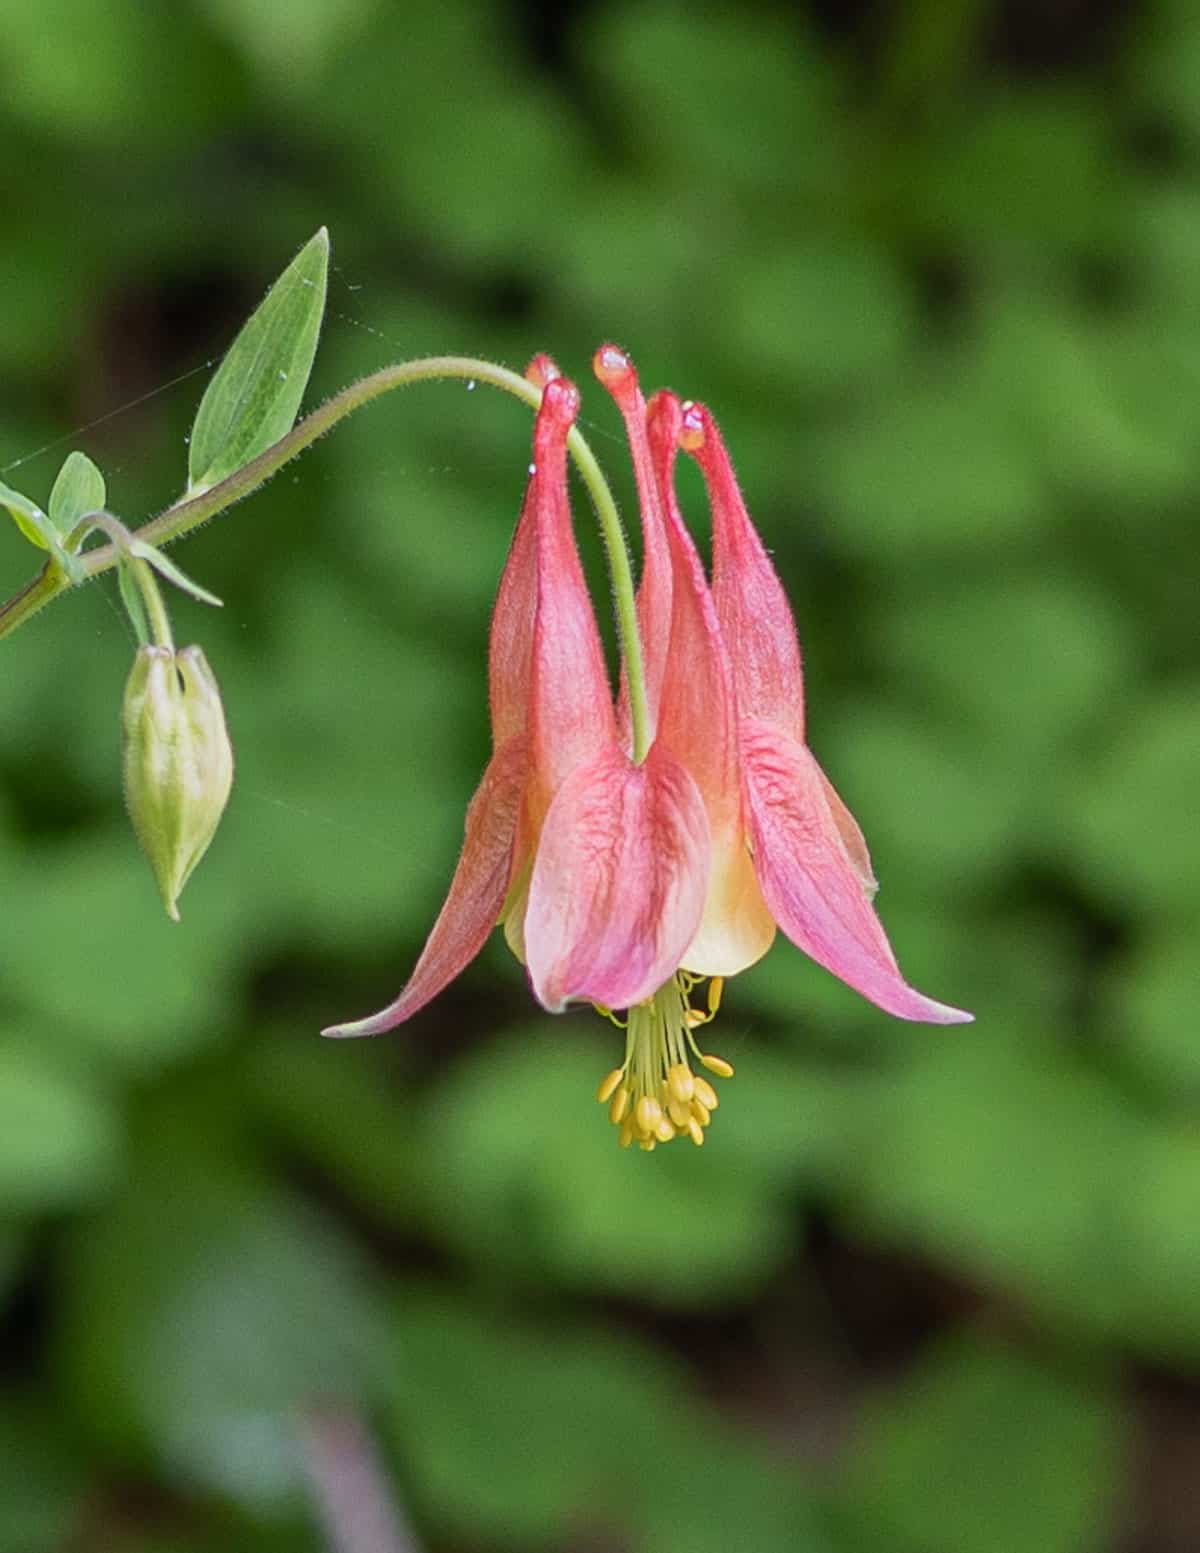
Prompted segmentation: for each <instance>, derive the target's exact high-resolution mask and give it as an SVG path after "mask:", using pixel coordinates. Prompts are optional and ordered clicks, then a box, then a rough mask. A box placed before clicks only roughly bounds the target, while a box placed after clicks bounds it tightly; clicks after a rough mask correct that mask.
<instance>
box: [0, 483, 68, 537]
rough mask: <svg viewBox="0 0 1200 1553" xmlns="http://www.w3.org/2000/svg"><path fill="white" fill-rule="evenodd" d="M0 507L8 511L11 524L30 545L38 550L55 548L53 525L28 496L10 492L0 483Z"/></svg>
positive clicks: (55, 535)
mask: <svg viewBox="0 0 1200 1553" xmlns="http://www.w3.org/2000/svg"><path fill="white" fill-rule="evenodd" d="M0 507H5V508H7V509H8V513H9V515H10V517H11V518H12V520H13V522H14V523H15V524H16V525H17V527H18V528H19V529H20V530H21V532H22V534H24V536H25V538H26V539H27V540H28V541H29V543H30V544H31V545H36V546H37V547H38V549H39V550H55V549H56V548H57V542H58V535H57V534H56V533H55V531H54V525H53V523H51V521H50V519H49V518H48V517H47V516H46V514H45V513H44V512H43V511H42V509H41V508H40V507H39V506H38V505H37V504H36V502H31V501H30V500H29V498H28V496H22V495H21V493H20V491H14V490H11V489H10V488H9V487H8V486H7V485H5V484H4V483H3V482H0Z"/></svg>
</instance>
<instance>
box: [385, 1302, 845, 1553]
mask: <svg viewBox="0 0 1200 1553" xmlns="http://www.w3.org/2000/svg"><path fill="white" fill-rule="evenodd" d="M395 1333H396V1340H395V1347H394V1351H393V1354H392V1356H391V1358H390V1362H388V1363H386V1364H384V1365H383V1366H382V1372H381V1373H382V1379H383V1384H384V1386H385V1388H386V1393H387V1396H388V1399H389V1401H390V1407H387V1408H386V1409H385V1416H386V1417H389V1421H390V1424H391V1429H392V1432H393V1433H394V1434H395V1436H396V1438H397V1440H398V1441H399V1443H400V1446H401V1451H402V1459H403V1460H404V1462H405V1463H406V1464H407V1465H408V1467H409V1469H410V1471H411V1475H412V1482H413V1490H414V1494H415V1496H416V1497H417V1499H418V1501H419V1503H420V1506H421V1508H422V1510H423V1511H424V1512H425V1514H426V1515H427V1516H428V1517H429V1519H430V1520H432V1521H435V1522H436V1523H438V1524H439V1525H440V1526H441V1527H443V1528H445V1530H446V1531H447V1532H449V1533H450V1535H451V1537H452V1538H453V1540H454V1541H455V1543H456V1544H457V1542H458V1540H459V1538H460V1537H461V1538H462V1539H463V1540H464V1541H466V1542H469V1543H470V1545H471V1546H472V1547H474V1546H476V1545H479V1544H480V1543H481V1538H486V1539H487V1541H488V1543H489V1544H492V1543H495V1544H498V1545H500V1546H503V1547H521V1548H529V1549H535V1548H542V1547H547V1546H549V1547H555V1548H557V1547H563V1546H572V1547H574V1546H578V1545H579V1544H580V1542H581V1541H582V1540H583V1538H582V1537H581V1535H580V1534H581V1532H582V1531H583V1529H584V1528H585V1527H591V1526H596V1525H599V1526H603V1527H604V1528H605V1530H606V1531H611V1532H612V1533H614V1534H618V1533H619V1534H620V1535H614V1536H613V1537H612V1539H611V1540H612V1541H613V1542H614V1543H615V1544H618V1545H620V1546H622V1547H630V1548H637V1549H650V1548H679V1549H685V1548H686V1549H687V1550H688V1553H717V1550H719V1549H726V1548H730V1547H735V1546H743V1547H749V1548H753V1549H754V1550H755V1553H829V1549H828V1544H827V1542H826V1540H825V1539H824V1538H823V1537H822V1536H821V1535H820V1533H819V1532H818V1530H817V1528H816V1526H815V1524H814V1516H813V1511H812V1506H811V1502H810V1500H809V1495H808V1491H807V1490H806V1487H805V1485H804V1483H803V1480H802V1479H801V1478H800V1476H799V1474H797V1472H796V1471H795V1469H794V1467H793V1466H792V1465H791V1463H788V1464H787V1465H786V1466H777V1465H775V1464H774V1463H773V1462H772V1461H771V1460H770V1458H769V1456H768V1455H767V1454H766V1453H765V1452H764V1453H761V1454H760V1453H758V1452H757V1451H755V1450H754V1449H753V1448H752V1447H750V1446H748V1445H746V1444H744V1443H743V1442H742V1441H741V1440H740V1439H738V1438H737V1437H736V1436H735V1435H734V1434H733V1432H732V1431H731V1430H728V1429H726V1428H725V1427H723V1425H722V1422H721V1420H720V1419H719V1418H718V1417H717V1416H716V1415H715V1413H714V1412H713V1411H711V1410H710V1409H709V1408H708V1406H707V1405H706V1404H705V1402H704V1401H703V1399H702V1398H701V1397H700V1396H699V1395H696V1394H694V1393H693V1392H692V1390H691V1388H690V1386H689V1378H688V1375H687V1373H686V1372H685V1371H684V1370H683V1369H682V1368H681V1367H680V1366H679V1365H678V1363H677V1362H673V1361H672V1360H671V1359H670V1358H669V1357H668V1356H667V1355H666V1354H664V1353H663V1352H661V1351H660V1350H657V1349H655V1348H652V1347H651V1346H650V1345H649V1344H647V1343H646V1342H644V1341H639V1340H638V1339H636V1338H634V1337H633V1336H631V1335H629V1334H627V1333H623V1332H622V1331H621V1329H620V1328H619V1327H617V1326H615V1325H609V1326H592V1325H583V1324H579V1323H572V1322H570V1321H564V1320H563V1319H562V1317H561V1316H558V1315H554V1314H543V1315H542V1316H540V1317H539V1318H538V1319H537V1321H536V1322H531V1321H524V1322H520V1321H514V1320H511V1319H508V1318H507V1317H506V1316H503V1315H501V1314H500V1313H499V1312H497V1311H495V1310H491V1311H489V1310H488V1309H487V1308H486V1306H484V1307H483V1308H480V1307H479V1304H478V1302H477V1303H476V1304H475V1305H474V1306H468V1305H467V1304H466V1303H464V1302H463V1301H461V1300H457V1299H451V1298H448V1297H447V1296H446V1294H445V1292H444V1291H442V1290H439V1289H436V1288H433V1287H431V1288H428V1289H423V1288H421V1287H419V1286H416V1285H412V1284H409V1285H407V1286H404V1287H403V1288H402V1290H401V1298H400V1299H399V1300H398V1302H397V1306H396V1326H395ZM706 1462H707V1463H710V1464H712V1463H719V1467H718V1469H717V1471H718V1484H719V1486H717V1487H716V1488H715V1490H714V1491H705V1490H704V1489H701V1488H699V1478H698V1473H699V1472H700V1470H702V1464H703V1463H706ZM606 1541H607V1539H606Z"/></svg>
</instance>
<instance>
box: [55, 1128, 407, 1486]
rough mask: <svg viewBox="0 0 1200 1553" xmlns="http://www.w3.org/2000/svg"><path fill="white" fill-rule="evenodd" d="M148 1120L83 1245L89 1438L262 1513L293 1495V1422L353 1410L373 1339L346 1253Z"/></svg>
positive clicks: (76, 1320) (374, 1367)
mask: <svg viewBox="0 0 1200 1553" xmlns="http://www.w3.org/2000/svg"><path fill="white" fill-rule="evenodd" d="M198 1114H199V1112H198V1111H197V1110H195V1109H193V1110H191V1111H190V1112H188V1111H184V1112H181V1113H180V1114H178V1115H173V1116H171V1117H168V1118H166V1120H165V1125H164V1119H163V1118H162V1117H159V1118H157V1119H156V1123H157V1125H152V1127H151V1133H152V1136H151V1137H150V1138H149V1143H148V1147H147V1148H146V1151H145V1154H144V1156H143V1166H142V1168H141V1169H140V1170H139V1172H138V1174H137V1176H136V1179H135V1182H134V1185H133V1189H132V1190H131V1191H130V1192H129V1193H127V1194H126V1195H125V1196H124V1197H123V1198H122V1199H121V1201H119V1202H118V1203H116V1204H115V1205H114V1206H113V1208H112V1209H110V1210H109V1211H108V1212H106V1213H104V1214H102V1215H99V1216H97V1217H96V1218H94V1219H93V1220H92V1221H91V1222H89V1224H88V1225H87V1226H86V1228H85V1229H84V1231H83V1233H82V1235H81V1237H80V1239H79V1240H78V1241H77V1242H76V1245H75V1247H74V1251H73V1254H72V1256H71V1271H70V1274H69V1276H68V1284H69V1288H70V1291H71V1294H70V1299H69V1302H68V1307H67V1312H66V1324H67V1329H68V1332H69V1341H68V1346H67V1352H68V1354H69V1356H70V1360H71V1364H72V1373H71V1381H72V1382H73V1385H74V1390H75V1399H76V1405H77V1406H78V1408H79V1411H80V1414H81V1416H82V1417H83V1418H84V1420H85V1423H86V1424H87V1425H88V1426H89V1427H91V1428H92V1429H94V1430H95V1431H96V1432H97V1433H98V1434H100V1435H101V1436H102V1437H103V1438H104V1439H105V1441H106V1443H107V1444H108V1445H109V1446H110V1447H111V1448H113V1449H115V1450H116V1451H118V1452H119V1453H132V1454H133V1455H134V1456H137V1455H139V1454H140V1453H141V1452H142V1451H143V1450H144V1449H145V1447H146V1446H147V1445H150V1446H152V1447H153V1449H154V1450H155V1452H156V1454H157V1455H158V1457H159V1460H160V1462H161V1463H162V1465H163V1467H164V1468H165V1469H166V1470H167V1471H168V1472H169V1473H170V1475H172V1476H174V1477H177V1478H179V1479H182V1480H184V1481H186V1482H189V1483H195V1484H200V1485H203V1486H205V1487H208V1488H213V1489H216V1490H218V1491H220V1492H222V1493H225V1494H227V1495H229V1496H230V1497H231V1498H233V1499H235V1500H239V1501H241V1502H243V1503H245V1504H247V1505H250V1506H252V1507H254V1508H257V1509H259V1510H265V1509H269V1508H271V1507H275V1506H278V1505H280V1504H282V1503H283V1502H286V1501H287V1500H288V1499H290V1498H291V1497H292V1496H293V1495H294V1494H295V1493H296V1491H297V1489H298V1487H299V1484H300V1463H299V1460H298V1455H297V1450H296V1441H295V1433H294V1425H295V1419H296V1414H297V1411H298V1410H301V1409H304V1408H306V1407H308V1406H315V1405H320V1404H324V1403H333V1404H336V1403H338V1402H339V1401H345V1402H347V1403H349V1404H351V1405H353V1406H360V1405H362V1404H363V1402H364V1401H365V1400H366V1394H367V1391H368V1387H369V1385H370V1384H373V1379H372V1378H373V1377H375V1376H377V1375H378V1373H379V1364H378V1357H379V1343H380V1341H381V1339H382V1327H381V1325H380V1323H379V1322H378V1321H377V1319H376V1311H375V1306H374V1303H373V1297H372V1294H371V1289H370V1283H369V1279H368V1277H367V1275H366V1272H365V1269H364V1268H363V1266H362V1264H361V1262H360V1260H359V1257H358V1256H357V1254H356V1252H355V1250H354V1247H353V1246H352V1245H351V1244H350V1243H349V1242H348V1241H347V1240H346V1239H345V1238H344V1237H343V1236H342V1235H341V1234H340V1233H339V1231H338V1230H337V1229H336V1227H335V1226H333V1225H331V1224H330V1223H329V1222H327V1221H326V1220H325V1219H324V1218H323V1217H321V1216H320V1215H318V1214H316V1213H314V1212H312V1211H310V1210H308V1209H307V1208H306V1207H305V1206H304V1205H301V1204H298V1203H296V1202H294V1201H293V1200H292V1199H291V1198H290V1197H288V1196H286V1195H285V1194H283V1193H281V1192H277V1191H276V1190H274V1189H273V1188H271V1187H268V1186H267V1185H265V1184H264V1183H263V1182H261V1181H260V1180H258V1179H257V1178H256V1177H255V1176H253V1175H252V1174H250V1173H249V1172H248V1171H246V1170H245V1169H243V1168H241V1167H240V1166H231V1165H230V1164H228V1163H227V1162H226V1161H224V1160H223V1159H221V1158H219V1157H218V1155H217V1153H216V1152H215V1151H213V1150H204V1149H197V1148H194V1147H192V1146H191V1145H190V1144H189V1141H188V1139H189V1134H190V1132H191V1130H192V1128H193V1127H194V1126H195V1122H196V1117H197V1115H198Z"/></svg>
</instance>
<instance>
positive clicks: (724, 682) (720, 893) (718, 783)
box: [646, 392, 775, 976]
mask: <svg viewBox="0 0 1200 1553" xmlns="http://www.w3.org/2000/svg"><path fill="white" fill-rule="evenodd" d="M682 418H683V412H682V408H681V406H680V403H679V400H678V399H677V398H676V397H675V395H674V394H672V393H667V392H661V393H657V394H655V395H654V397H653V399H651V401H650V405H649V408H648V410H647V416H646V424H647V429H648V434H649V441H650V453H651V458H652V460H653V466H654V475H655V479H656V480H657V482H658V487H659V494H660V497H661V501H662V511H663V519H664V527H665V531H666V535H667V546H668V549H669V552H670V560H671V570H672V583H671V601H672V603H671V650H670V663H671V673H670V674H669V675H668V677H667V679H666V681H665V682H664V684H663V692H662V703H661V706H660V710H659V722H658V742H659V743H660V744H661V745H662V746H663V747H664V748H666V749H669V750H670V751H671V753H672V754H673V755H675V756H676V758H677V759H678V760H680V761H681V762H682V763H683V764H684V765H685V766H686V767H687V769H688V771H689V772H690V773H691V774H692V776H693V777H694V779H695V781H696V785H697V786H698V787H699V789H700V794H701V797H702V798H703V799H704V807H705V810H706V812H707V814H708V825H709V835H710V870H709V882H708V895H707V898H706V900H705V904H704V916H703V919H702V921H701V924H700V927H699V929H698V931H697V934H696V937H695V938H694V939H693V940H692V942H691V944H689V946H688V949H687V952H686V954H685V956H684V964H685V965H686V967H687V968H688V970H690V971H694V972H696V974H697V975H702V976H734V975H736V974H737V972H738V971H743V970H745V969H746V967H747V966H749V965H753V964H754V962H755V961H756V960H759V959H761V958H762V956H763V955H764V954H766V952H767V950H768V949H769V948H770V947H771V942H772V940H773V939H774V937H775V920H774V918H773V917H772V916H771V914H770V912H769V911H768V910H767V907H766V904H765V902H764V901H763V898H762V893H761V891H760V889H759V887H758V881H757V879H756V878H755V876H754V868H753V864H752V863H751V860H750V855H749V852H748V850H747V846H746V834H745V826H744V824H743V818H742V787H741V779H740V776H739V771H738V749H737V735H738V730H737V713H736V708H735V706H734V699H733V675H732V670H731V668H730V665H729V655H728V652H727V650H726V647H725V643H724V641H723V640H722V637H721V629H720V626H719V624H718V621H717V611H716V607H715V605H714V604H713V598H712V594H711V593H710V592H709V588H708V579H707V578H706V577H705V575H704V567H703V565H702V564H701V561H700V557H699V555H698V554H697V553H696V546H695V545H694V544H693V542H692V536H691V535H690V534H689V533H688V531H687V528H686V526H685V525H684V522H683V517H682V515H681V513H680V511H679V503H678V501H677V500H676V497H675V479H674V470H675V458H676V454H677V451H678V446H679V432H680V428H681V425H682Z"/></svg>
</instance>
